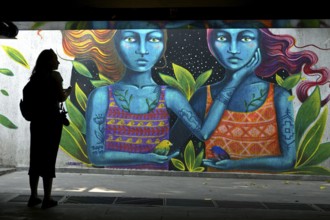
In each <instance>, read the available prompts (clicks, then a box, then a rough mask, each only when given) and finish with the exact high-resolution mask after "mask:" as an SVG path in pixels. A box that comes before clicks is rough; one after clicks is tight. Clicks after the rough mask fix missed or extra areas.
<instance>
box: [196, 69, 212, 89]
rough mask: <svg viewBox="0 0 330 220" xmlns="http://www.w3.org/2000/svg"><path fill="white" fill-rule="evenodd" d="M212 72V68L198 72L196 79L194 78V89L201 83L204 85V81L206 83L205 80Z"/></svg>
mask: <svg viewBox="0 0 330 220" xmlns="http://www.w3.org/2000/svg"><path fill="white" fill-rule="evenodd" d="M211 74H212V69H210V70H208V71H206V72H204V73H202V74H200V75H199V76H198V77H197V79H196V83H195V91H196V90H197V89H198V88H199V87H201V86H202V85H204V83H206V81H207V80H208V79H209V78H210V76H211Z"/></svg>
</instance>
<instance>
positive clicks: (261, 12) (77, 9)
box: [1, 0, 330, 21]
mask: <svg viewBox="0 0 330 220" xmlns="http://www.w3.org/2000/svg"><path fill="white" fill-rule="evenodd" d="M320 1H321V0H313V1H310V2H309V4H308V5H305V4H303V3H301V2H298V3H295V4H292V3H290V6H289V5H288V1H287V0H275V1H274V0H273V1H267V0H49V1H43V2H40V1H33V0H24V1H15V0H7V1H3V2H2V3H1V4H2V5H3V4H5V6H6V7H3V9H4V10H2V11H1V19H2V20H10V21H73V20H150V19H153V20H175V19H180V20H181V19H184V20H187V19H188V20H196V19H203V20H205V19H303V18H306V19H309V18H320V19H326V18H329V15H330V13H328V12H327V10H326V9H327V7H322V4H325V3H324V2H322V3H319V2H320ZM323 11H324V12H323Z"/></svg>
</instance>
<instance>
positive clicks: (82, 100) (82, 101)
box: [75, 83, 87, 111]
mask: <svg viewBox="0 0 330 220" xmlns="http://www.w3.org/2000/svg"><path fill="white" fill-rule="evenodd" d="M75 94H76V99H77V102H78V104H79V106H80V107H81V109H82V110H84V111H86V106H87V96H86V95H85V93H84V92H83V91H82V90H81V88H80V87H79V85H78V83H76V86H75Z"/></svg>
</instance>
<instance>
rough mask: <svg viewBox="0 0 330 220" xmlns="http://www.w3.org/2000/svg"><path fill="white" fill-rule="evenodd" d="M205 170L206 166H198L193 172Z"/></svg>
mask: <svg viewBox="0 0 330 220" xmlns="http://www.w3.org/2000/svg"><path fill="white" fill-rule="evenodd" d="M204 170H205V167H196V168H194V169H193V171H192V172H203V171H204Z"/></svg>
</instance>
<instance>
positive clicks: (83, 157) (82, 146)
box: [60, 59, 113, 166]
mask: <svg viewBox="0 0 330 220" xmlns="http://www.w3.org/2000/svg"><path fill="white" fill-rule="evenodd" d="M63 60H65V59H63ZM66 61H69V62H72V64H73V68H74V69H75V70H76V71H77V73H79V74H80V75H82V76H83V77H87V78H92V74H91V73H90V71H89V70H88V68H87V67H86V66H85V65H84V64H83V63H81V62H79V61H70V60H66ZM99 78H100V80H92V79H91V80H90V82H91V84H92V85H93V86H94V87H95V88H96V87H100V86H106V85H109V84H112V83H113V82H112V81H111V80H110V79H108V78H107V77H105V76H104V75H102V74H99ZM74 95H75V98H76V100H77V103H78V105H79V106H80V108H81V109H82V111H83V112H85V111H86V107H87V95H86V94H85V93H84V91H83V90H82V89H81V88H80V86H79V84H78V83H76V84H75V94H74ZM65 106H66V108H67V111H68V115H69V120H70V122H71V123H70V125H69V126H67V127H63V131H62V138H61V142H60V148H61V149H62V150H63V151H64V152H66V153H67V154H68V155H70V156H71V157H73V158H74V159H76V160H78V161H80V162H82V163H84V164H85V165H88V166H90V165H91V163H90V161H89V159H88V155H87V146H86V140H85V135H86V120H85V116H84V115H83V114H82V113H81V112H80V111H79V109H78V108H77V107H76V106H75V105H74V104H73V103H72V101H71V100H70V99H67V100H66V101H65Z"/></svg>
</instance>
